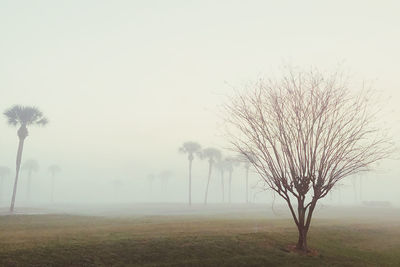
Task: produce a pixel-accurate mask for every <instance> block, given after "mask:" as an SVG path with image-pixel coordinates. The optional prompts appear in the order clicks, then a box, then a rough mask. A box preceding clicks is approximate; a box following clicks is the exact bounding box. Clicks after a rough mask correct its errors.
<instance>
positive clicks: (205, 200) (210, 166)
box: [204, 161, 212, 205]
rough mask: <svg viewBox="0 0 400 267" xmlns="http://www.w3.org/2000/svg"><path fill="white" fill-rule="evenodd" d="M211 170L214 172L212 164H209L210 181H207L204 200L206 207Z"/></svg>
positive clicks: (209, 177) (209, 176) (209, 175)
mask: <svg viewBox="0 0 400 267" xmlns="http://www.w3.org/2000/svg"><path fill="white" fill-rule="evenodd" d="M211 170H212V162H211V161H210V162H209V165H208V180H207V187H206V196H205V198H204V205H206V204H207V195H208V185H209V184H210V179H211Z"/></svg>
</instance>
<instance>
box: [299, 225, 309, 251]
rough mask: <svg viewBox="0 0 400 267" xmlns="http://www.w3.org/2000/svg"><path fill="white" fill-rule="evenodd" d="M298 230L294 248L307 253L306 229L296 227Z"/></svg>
mask: <svg viewBox="0 0 400 267" xmlns="http://www.w3.org/2000/svg"><path fill="white" fill-rule="evenodd" d="M298 230H299V240H298V242H297V245H296V248H297V249H298V250H301V251H304V252H307V250H308V246H307V233H308V229H306V228H305V226H301V227H298Z"/></svg>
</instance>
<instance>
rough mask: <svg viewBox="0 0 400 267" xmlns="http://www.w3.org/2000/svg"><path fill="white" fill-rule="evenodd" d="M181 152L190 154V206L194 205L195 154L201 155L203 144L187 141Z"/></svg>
mask: <svg viewBox="0 0 400 267" xmlns="http://www.w3.org/2000/svg"><path fill="white" fill-rule="evenodd" d="M179 152H181V153H185V154H188V160H189V206H190V205H192V161H193V159H194V155H198V156H199V155H200V152H201V146H200V145H199V144H198V143H196V142H185V143H183V145H182V147H181V148H179Z"/></svg>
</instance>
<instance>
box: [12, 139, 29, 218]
mask: <svg viewBox="0 0 400 267" xmlns="http://www.w3.org/2000/svg"><path fill="white" fill-rule="evenodd" d="M24 140H25V139H24V138H19V143H18V151H17V161H16V168H15V181H14V189H13V194H12V198H11V205H10V212H14V205H15V197H16V195H17V185H18V176H19V169H20V167H21V159H22V151H23V149H24Z"/></svg>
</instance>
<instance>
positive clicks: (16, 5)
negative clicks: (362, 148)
mask: <svg viewBox="0 0 400 267" xmlns="http://www.w3.org/2000/svg"><path fill="white" fill-rule="evenodd" d="M399 8H400V4H399V3H398V2H397V1H386V2H385V4H382V2H378V1H376V2H373V1H371V2H365V1H352V2H348V1H335V2H331V3H327V2H324V3H323V4H322V3H321V2H319V1H301V2H300V1H299V2H289V1H279V2H278V1H277V2H275V3H271V2H268V1H252V2H251V4H248V3H245V2H244V1H218V2H216V1H197V2H195V1H141V2H139V1H1V3H0V33H1V37H0V110H1V111H2V112H3V111H4V110H6V109H7V108H9V107H11V106H12V105H14V104H20V105H28V106H36V107H38V108H40V110H41V111H42V112H43V113H44V115H45V116H46V117H47V118H48V119H49V124H48V125H46V127H30V128H29V136H28V137H27V139H26V141H25V147H24V152H23V158H22V162H25V161H27V160H29V159H35V160H36V161H37V162H38V164H39V170H38V171H37V172H34V173H32V178H31V193H30V197H29V199H28V197H27V193H26V192H27V190H28V185H27V177H28V173H27V172H26V171H23V170H22V172H21V174H20V179H19V184H18V194H17V200H16V207H17V210H18V208H22V207H38V208H40V207H45V208H49V207H59V209H60V210H62V208H65V209H66V210H69V209H68V205H69V204H70V205H78V204H85V205H89V204H99V205H100V204H114V203H119V204H121V205H122V204H123V205H126V204H129V203H132V204H133V203H180V204H184V203H187V199H188V190H187V188H188V160H187V155H185V154H181V153H179V152H178V149H179V147H181V146H182V144H183V143H184V142H186V141H195V142H198V143H199V144H201V145H202V147H203V148H205V147H215V148H218V149H220V150H221V151H222V153H223V154H224V156H234V154H233V153H232V152H230V151H229V150H228V149H227V148H228V147H229V144H228V143H227V141H226V138H225V137H224V134H223V127H222V123H223V121H222V118H221V114H220V106H221V105H222V104H223V103H224V101H226V97H227V96H229V95H231V94H232V92H233V90H234V89H240V88H244V87H245V86H246V85H247V84H248V83H249V82H252V81H255V80H257V79H259V78H261V77H268V76H270V75H279V72H280V68H281V67H282V66H283V65H285V64H293V65H295V66H306V67H307V66H317V67H318V68H321V69H322V70H329V69H332V68H335V67H336V66H337V65H340V66H344V68H345V69H346V70H348V71H349V73H351V80H352V82H354V85H355V86H360V87H361V85H362V83H363V81H365V82H366V83H367V84H369V85H370V86H371V87H372V88H374V89H375V90H377V91H378V92H379V93H380V94H381V95H382V96H383V97H382V99H384V101H385V105H384V108H385V113H384V114H385V118H383V119H384V120H385V122H386V125H387V126H388V128H390V132H391V135H392V136H393V139H394V141H395V143H396V144H398V141H399V139H400V127H399V122H400V120H399V115H398V114H399V111H400V110H399V106H398V103H399V102H400V90H399V88H400V80H399V79H398V72H399V70H400V50H399V47H400V35H399V33H398V25H400V18H399V16H398V10H399ZM16 131H17V128H15V127H10V126H9V125H7V122H6V119H5V117H4V116H2V117H1V120H0V133H1V134H0V165H2V166H7V167H9V168H10V169H11V170H12V171H11V175H10V176H8V177H6V178H5V179H4V184H3V187H2V188H1V197H0V199H1V206H2V207H8V205H9V203H10V199H11V193H12V186H13V182H14V175H15V158H16V151H17V145H18V137H17V135H16ZM394 158H395V159H390V160H386V161H383V162H381V163H380V164H379V165H377V166H376V170H375V171H373V172H370V173H368V174H362V175H360V176H357V177H356V183H355V187H353V184H352V182H351V179H350V178H349V179H345V180H344V181H343V182H342V183H341V185H340V186H338V187H337V188H336V189H335V190H334V191H333V192H332V194H331V195H328V196H327V197H326V198H325V199H324V200H322V203H323V204H325V205H338V206H341V205H361V203H362V202H363V201H390V202H391V203H392V205H395V206H398V205H400V198H399V193H398V188H400V180H399V177H400V173H399V168H398V159H396V157H394ZM52 164H57V165H59V166H60V167H61V171H60V172H59V173H57V175H56V177H55V184H54V200H53V201H52V200H51V191H52V189H51V174H50V172H49V170H48V168H49V166H50V165H52ZM163 172H164V173H165V172H170V175H169V179H167V180H166V179H165V178H164V179H162V178H160V174H162V173H163ZM150 174H153V175H154V176H155V179H154V181H153V182H150V180H149V179H148V177H149V175H150ZM207 175H208V163H207V161H206V160H200V159H199V158H195V159H194V161H193V169H192V179H193V182H192V192H193V195H192V199H193V202H194V203H196V205H197V204H198V205H200V204H202V203H203V201H204V194H205V187H206V182H207ZM161 177H162V175H161ZM225 181H227V174H225ZM258 181H259V178H258V175H257V174H256V173H254V172H252V173H251V174H250V201H251V202H252V203H258V204H263V205H264V204H265V205H266V206H268V207H270V205H271V203H272V202H273V201H274V196H273V193H272V192H270V191H264V190H263V188H262V186H261V185H260V184H259V183H258ZM360 181H361V182H360ZM354 190H355V191H354ZM226 192H227V191H226ZM208 197H209V199H208V202H209V203H221V202H222V196H221V178H220V175H219V173H218V172H217V171H215V170H214V171H213V175H212V178H211V182H210V189H209V195H208ZM232 202H233V203H245V169H244V168H243V166H239V167H235V169H234V172H233V179H232ZM275 203H277V205H278V204H279V203H283V202H282V201H281V200H280V199H279V198H278V197H276V199H275ZM225 204H227V198H225ZM74 207H76V206H74Z"/></svg>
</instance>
